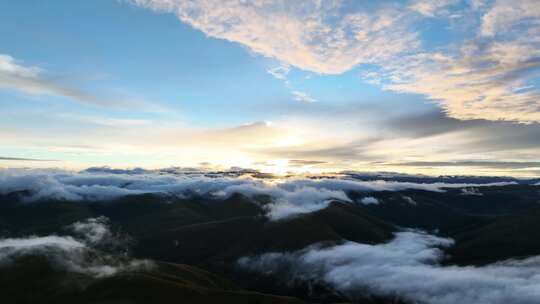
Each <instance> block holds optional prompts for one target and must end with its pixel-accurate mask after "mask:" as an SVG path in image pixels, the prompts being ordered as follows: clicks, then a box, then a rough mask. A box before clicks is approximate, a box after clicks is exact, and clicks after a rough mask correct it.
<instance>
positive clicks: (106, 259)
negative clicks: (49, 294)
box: [0, 218, 153, 277]
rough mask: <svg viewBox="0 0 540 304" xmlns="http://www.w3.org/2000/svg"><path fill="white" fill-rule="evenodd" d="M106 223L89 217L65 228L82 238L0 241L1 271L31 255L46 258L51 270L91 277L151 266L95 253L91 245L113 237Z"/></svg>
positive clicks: (56, 237)
mask: <svg viewBox="0 0 540 304" xmlns="http://www.w3.org/2000/svg"><path fill="white" fill-rule="evenodd" d="M106 221H107V219H106V218H90V219H87V220H85V221H83V222H77V223H74V224H72V225H70V226H68V227H69V228H71V229H73V230H75V232H76V233H77V234H78V235H79V236H80V237H81V238H73V237H72V236H57V235H49V236H31V237H27V238H4V239H0V268H1V267H3V266H6V265H10V264H11V263H12V262H13V261H15V260H16V259H17V258H19V257H23V256H33V255H40V256H44V257H46V258H47V259H48V261H49V262H50V263H51V265H52V266H53V267H56V268H59V269H61V270H64V271H71V272H77V273H84V274H87V275H91V276H94V277H104V276H111V275H114V274H117V273H119V272H123V271H130V270H140V269H149V268H151V267H153V263H152V262H150V261H148V260H135V259H129V258H126V257H125V256H115V255H113V254H105V253H103V252H100V251H97V250H95V249H94V248H93V246H95V245H99V244H100V243H101V242H103V241H104V240H105V236H106V235H109V236H110V235H112V233H111V232H110V231H109V228H108V226H106V225H105V224H104V222H106ZM90 253H91V254H90Z"/></svg>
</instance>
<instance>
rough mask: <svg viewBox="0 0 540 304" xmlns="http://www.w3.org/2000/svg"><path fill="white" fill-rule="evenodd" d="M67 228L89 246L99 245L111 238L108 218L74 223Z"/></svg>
mask: <svg viewBox="0 0 540 304" xmlns="http://www.w3.org/2000/svg"><path fill="white" fill-rule="evenodd" d="M69 228H71V230H73V231H74V232H75V233H77V234H78V235H81V236H83V237H84V239H85V240H86V241H87V242H88V243H89V244H99V243H101V242H103V241H104V240H106V239H109V238H111V237H112V234H111V231H110V230H109V226H108V218H106V217H104V216H101V217H97V218H89V219H87V220H85V221H82V222H75V223H73V224H71V225H70V226H69Z"/></svg>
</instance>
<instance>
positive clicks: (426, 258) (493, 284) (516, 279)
mask: <svg viewBox="0 0 540 304" xmlns="http://www.w3.org/2000/svg"><path fill="white" fill-rule="evenodd" d="M452 244H453V240H451V239H447V238H441V237H438V236H434V235H430V234H426V233H424V232H421V231H413V230H410V231H403V232H399V233H396V235H395V238H394V239H393V240H392V241H390V242H389V243H386V244H378V245H369V244H359V243H354V242H345V243H343V244H341V245H336V246H330V247H324V246H323V245H312V246H309V247H307V248H305V249H303V250H300V251H296V252H285V253H281V252H271V253H266V254H262V255H259V256H248V257H243V258H241V259H239V260H238V265H239V266H240V267H243V268H245V269H249V270H251V271H256V272H260V273H263V274H267V275H278V276H281V277H282V278H283V279H285V280H298V279H300V280H305V281H306V282H308V281H321V282H325V283H327V284H330V285H331V286H333V287H334V288H335V289H336V290H339V291H340V292H342V293H344V294H345V295H348V296H349V297H350V298H351V299H355V298H356V297H358V296H362V295H365V293H366V292H368V293H371V294H373V295H377V296H388V297H391V298H395V297H396V296H397V297H400V298H402V299H406V300H408V301H411V303H430V304H455V303H476V304H507V303H521V304H529V303H530V304H533V303H538V299H540V256H537V257H531V258H528V259H524V260H507V261H502V262H498V263H495V264H491V265H487V266H482V267H475V266H441V265H440V264H439V262H440V261H441V260H442V259H443V258H444V254H443V251H442V250H441V248H444V247H449V246H451V245H452Z"/></svg>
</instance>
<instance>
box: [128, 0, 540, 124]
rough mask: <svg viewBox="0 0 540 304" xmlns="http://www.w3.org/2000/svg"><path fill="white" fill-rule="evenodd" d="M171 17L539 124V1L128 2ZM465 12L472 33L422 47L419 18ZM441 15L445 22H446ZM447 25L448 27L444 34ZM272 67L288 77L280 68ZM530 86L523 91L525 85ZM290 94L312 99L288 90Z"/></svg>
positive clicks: (475, 112) (457, 110) (314, 67)
mask: <svg viewBox="0 0 540 304" xmlns="http://www.w3.org/2000/svg"><path fill="white" fill-rule="evenodd" d="M132 2H134V3H135V4H138V5H140V6H143V7H148V8H151V9H154V10H159V11H166V12H172V13H175V14H176V15H177V16H178V18H179V19H180V20H181V21H183V22H185V23H187V24H189V25H191V26H192V27H193V28H195V29H198V30H200V31H202V32H204V33H205V34H206V35H208V36H210V37H214V38H219V39H226V40H229V41H232V42H237V43H240V44H242V45H244V46H246V47H248V48H249V49H250V50H251V51H253V52H254V53H257V54H262V55H263V56H266V57H271V58H275V59H277V60H279V61H281V62H283V63H285V64H286V66H287V67H288V66H292V67H296V68H300V69H303V70H307V71H313V72H317V73H320V74H341V73H344V72H347V71H349V70H351V69H353V68H355V67H357V66H362V64H373V65H375V66H377V67H378V68H379V69H380V71H379V73H377V74H373V71H364V72H365V74H364V75H366V76H368V77H366V78H367V80H368V81H369V82H370V83H373V84H382V85H383V86H384V88H386V89H390V90H394V91H397V92H402V93H415V94H421V95H424V96H426V97H427V98H428V99H431V100H434V101H435V102H436V103H437V104H439V105H440V106H441V107H442V108H443V109H444V110H445V111H446V112H447V114H448V115H449V116H450V117H454V118H458V119H464V120H470V119H487V120H506V121H514V122H522V123H534V122H539V121H540V114H539V113H540V111H538V109H539V107H540V102H539V100H540V93H539V91H538V89H537V88H536V87H530V81H532V80H534V79H535V77H536V76H538V75H539V66H540V64H539V61H538V56H540V38H539V37H540V26H539V24H540V22H539V19H540V13H539V12H540V7H539V5H540V4H539V3H538V1H536V0H518V1H509V0H498V1H459V0H436V1H426V0H416V1H412V0H411V1H407V2H400V1H385V2H384V3H383V2H381V3H377V4H375V5H373V3H370V4H369V5H368V4H366V5H363V6H355V8H354V9H352V10H346V9H343V8H344V7H346V6H347V5H349V6H350V5H351V3H352V2H351V1H346V0H343V1H339V0H336V1H293V2H288V1H282V0H275V1H252V2H246V1H236V0H229V1H215V0H205V1H188V0H132ZM465 16H466V18H469V19H471V22H472V23H471V24H472V25H474V26H476V27H479V28H474V29H472V30H471V31H470V32H472V33H474V32H476V34H475V36H474V37H470V38H469V37H464V38H462V39H461V41H460V42H459V44H460V45H454V44H453V43H450V42H447V45H446V46H444V47H441V48H438V49H437V50H433V49H431V50H430V49H426V48H425V46H423V42H424V41H422V39H421V38H422V28H420V29H419V28H418V24H419V23H420V22H423V21H424V19H426V18H441V19H445V20H446V19H448V20H449V19H452V18H458V19H459V18H461V19H463V18H465ZM446 21H447V20H446ZM451 30H452V29H451V28H447V29H445V31H451ZM269 72H270V73H271V74H272V75H274V77H277V78H278V79H282V80H284V79H285V76H286V74H287V73H288V72H289V68H287V69H286V70H283V69H275V70H269ZM523 88H528V89H523ZM292 94H293V95H294V97H295V99H296V100H301V101H314V99H313V98H311V97H310V96H309V95H307V94H305V93H303V92H300V91H297V90H292Z"/></svg>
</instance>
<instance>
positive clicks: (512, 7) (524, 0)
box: [481, 0, 540, 36]
mask: <svg viewBox="0 0 540 304" xmlns="http://www.w3.org/2000/svg"><path fill="white" fill-rule="evenodd" d="M539 18H540V2H538V1H537V0H498V1H496V3H495V5H494V6H493V7H492V8H491V9H490V10H489V11H488V12H487V13H486V14H485V15H484V16H483V17H482V27H481V33H482V35H484V36H496V35H507V34H508V33H509V32H511V31H512V30H516V27H525V31H531V30H534V29H538V27H540V23H538V19H539Z"/></svg>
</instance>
